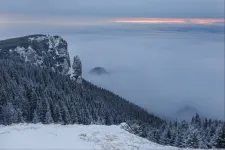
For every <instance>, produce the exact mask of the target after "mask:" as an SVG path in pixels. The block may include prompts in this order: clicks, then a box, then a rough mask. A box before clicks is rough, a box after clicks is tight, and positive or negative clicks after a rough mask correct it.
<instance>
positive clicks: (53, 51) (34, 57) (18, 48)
mask: <svg viewBox="0 0 225 150" xmlns="http://www.w3.org/2000/svg"><path fill="white" fill-rule="evenodd" d="M11 55H18V56H19V57H21V58H23V59H24V61H26V62H30V63H32V64H35V65H38V66H41V67H51V68H52V70H54V71H58V72H60V73H62V74H67V73H68V72H69V69H70V66H71V65H70V57H69V53H68V50H67V42H66V41H65V40H64V39H63V38H62V37H60V36H50V35H40V34H39V35H30V36H24V37H19V38H13V39H8V40H3V41H0V57H4V58H7V57H10V56H11Z"/></svg>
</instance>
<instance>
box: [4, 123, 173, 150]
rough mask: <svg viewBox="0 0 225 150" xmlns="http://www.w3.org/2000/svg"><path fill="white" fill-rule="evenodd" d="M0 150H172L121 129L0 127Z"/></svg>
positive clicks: (95, 127)
mask: <svg viewBox="0 0 225 150" xmlns="http://www.w3.org/2000/svg"><path fill="white" fill-rule="evenodd" d="M0 149H105V150H150V149H172V150H175V149H177V148H175V147H169V146H162V145H159V144H156V143H153V142H150V141H148V140H147V139H144V138H141V137H138V136H136V135H133V134H131V133H129V132H127V131H125V130H124V129H122V128H121V125H118V126H117V125H112V126H105V125H65V126H63V125H53V124H52V125H43V124H16V125H12V126H0Z"/></svg>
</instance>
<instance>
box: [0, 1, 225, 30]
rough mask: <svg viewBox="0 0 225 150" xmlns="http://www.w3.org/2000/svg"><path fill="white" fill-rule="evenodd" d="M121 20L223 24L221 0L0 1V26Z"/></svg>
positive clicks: (95, 22)
mask: <svg viewBox="0 0 225 150" xmlns="http://www.w3.org/2000/svg"><path fill="white" fill-rule="evenodd" d="M143 18H144V19H143ZM194 18H195V19H194ZM149 19H150V21H149ZM146 20H147V21H146ZM124 21H125V22H129V23H175V24H176V23H178V24H180V23H186V24H187V23H194V24H208V23H209V24H217V23H220V24H223V23H224V0H141V1H137V0H122V1H121V0H111V1H109V0H94V1H90V0H63V1H62V0H38V1H33V0H19V1H15V0H1V3H0V27H6V26H9V25H10V26H13V25H17V26H18V25H22V26H24V25H55V26H57V25H58V26H74V25H92V24H94V25H95V24H105V23H108V22H117V23H118V22H123V23H124Z"/></svg>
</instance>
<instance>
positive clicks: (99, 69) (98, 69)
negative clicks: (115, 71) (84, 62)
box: [89, 67, 109, 75]
mask: <svg viewBox="0 0 225 150" xmlns="http://www.w3.org/2000/svg"><path fill="white" fill-rule="evenodd" d="M89 73H90V74H92V75H105V74H109V73H108V72H107V71H106V70H105V68H103V67H95V68H93V69H91V71H90V72H89Z"/></svg>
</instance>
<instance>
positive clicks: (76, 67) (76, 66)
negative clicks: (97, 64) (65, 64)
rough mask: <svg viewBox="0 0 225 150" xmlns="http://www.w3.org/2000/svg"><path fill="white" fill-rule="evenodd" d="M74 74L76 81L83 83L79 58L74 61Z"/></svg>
mask: <svg viewBox="0 0 225 150" xmlns="http://www.w3.org/2000/svg"><path fill="white" fill-rule="evenodd" d="M72 68H73V74H72V78H73V79H74V80H76V82H77V83H82V63H81V60H80V58H79V57H78V56H75V57H74V59H73V66H72Z"/></svg>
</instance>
